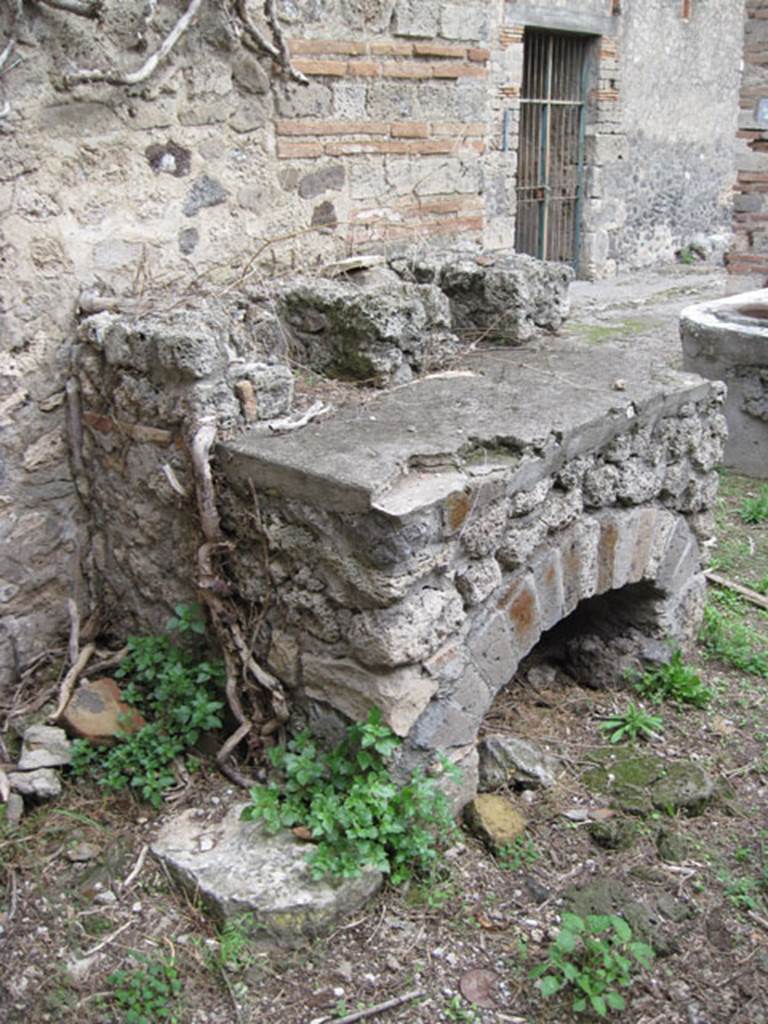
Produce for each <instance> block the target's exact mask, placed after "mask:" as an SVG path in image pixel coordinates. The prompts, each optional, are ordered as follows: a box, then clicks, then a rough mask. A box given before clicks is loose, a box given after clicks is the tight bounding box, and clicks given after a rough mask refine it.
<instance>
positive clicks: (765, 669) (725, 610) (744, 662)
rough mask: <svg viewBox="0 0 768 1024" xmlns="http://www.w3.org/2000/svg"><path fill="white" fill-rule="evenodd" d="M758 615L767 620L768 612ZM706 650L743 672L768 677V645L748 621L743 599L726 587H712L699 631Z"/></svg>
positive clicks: (763, 677) (758, 613)
mask: <svg viewBox="0 0 768 1024" xmlns="http://www.w3.org/2000/svg"><path fill="white" fill-rule="evenodd" d="M756 614H757V615H758V617H761V618H763V619H765V620H768V615H766V613H761V612H759V611H758V612H757V613H756ZM699 639H700V640H701V642H702V645H703V647H704V650H705V651H706V653H707V654H708V655H709V656H710V657H711V658H717V659H718V660H720V661H723V662H725V663H726V664H728V665H732V666H733V667H734V668H737V669H739V670H740V671H741V672H747V673H748V674H749V675H754V676H758V677H759V678H762V679H768V644H766V642H765V633H763V635H762V636H761V635H760V634H759V633H758V632H757V631H756V630H754V629H753V628H752V627H751V626H750V624H749V622H748V621H747V608H746V606H745V604H744V601H742V599H741V598H740V597H739V596H738V595H737V594H733V593H731V592H730V591H727V590H713V591H712V593H711V596H710V600H709V602H708V604H707V606H706V608H705V609H704V621H703V624H702V627H701V632H700V633H699Z"/></svg>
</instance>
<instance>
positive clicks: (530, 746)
mask: <svg viewBox="0 0 768 1024" xmlns="http://www.w3.org/2000/svg"><path fill="white" fill-rule="evenodd" d="M478 750H479V754H480V784H481V787H482V789H483V790H484V791H487V790H493V789H500V788H501V787H502V786H507V785H509V784H510V783H520V784H522V785H526V786H554V784H555V779H556V777H557V774H558V771H559V769H560V763H559V761H558V760H557V758H556V757H554V756H553V755H552V754H550V753H549V752H548V751H546V750H544V749H543V748H542V747H540V746H539V745H538V744H537V743H533V742H532V741H531V740H525V739H523V738H522V737H520V736H508V735H503V734H492V735H488V736H484V737H483V739H482V740H481V741H480V744H479V747H478Z"/></svg>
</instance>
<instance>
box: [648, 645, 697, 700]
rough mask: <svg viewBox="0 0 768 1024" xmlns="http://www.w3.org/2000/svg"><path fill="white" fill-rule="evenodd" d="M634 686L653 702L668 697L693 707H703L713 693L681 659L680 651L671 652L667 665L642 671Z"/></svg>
mask: <svg viewBox="0 0 768 1024" xmlns="http://www.w3.org/2000/svg"><path fill="white" fill-rule="evenodd" d="M633 685H634V688H635V689H636V690H637V692H638V693H639V694H640V696H641V697H645V698H646V699H647V700H650V701H651V703H653V704H656V705H658V704H661V703H662V702H663V701H665V700H670V701H675V702H676V703H677V704H693V706H694V707H697V708H705V707H706V706H707V704H709V702H710V701H711V700H712V696H713V694H712V691H711V690H710V689H709V688H708V687H706V686H705V685H704V683H703V682H702V680H701V676H700V675H699V674H698V673H697V672H696V669H694V668H693V667H692V666H691V665H687V664H686V663H685V661H683V655H682V653H681V652H680V651H679V650H677V651H675V652H674V654H673V655H672V657H671V658H670V660H669V662H667V664H666V665H659V666H658V668H653V669H649V670H648V671H647V672H644V673H643V675H642V676H641V677H640V678H639V679H637V680H636V681H635V682H634V684H633Z"/></svg>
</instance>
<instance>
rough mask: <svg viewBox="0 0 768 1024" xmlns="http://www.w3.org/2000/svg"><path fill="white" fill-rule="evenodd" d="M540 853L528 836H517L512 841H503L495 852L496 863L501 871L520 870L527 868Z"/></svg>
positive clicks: (534, 861)
mask: <svg viewBox="0 0 768 1024" xmlns="http://www.w3.org/2000/svg"><path fill="white" fill-rule="evenodd" d="M540 856H541V854H540V853H539V851H538V849H537V848H536V844H535V843H534V841H533V840H532V839H531V837H530V836H518V837H517V839H515V841H514V842H512V843H505V844H504V845H503V846H500V847H499V849H498V850H497V852H496V863H497V864H498V866H499V867H500V868H501V870H502V871H520V869H521V868H529V867H531V866H532V865H533V864H535V863H536V861H537V860H538V859H539V857H540Z"/></svg>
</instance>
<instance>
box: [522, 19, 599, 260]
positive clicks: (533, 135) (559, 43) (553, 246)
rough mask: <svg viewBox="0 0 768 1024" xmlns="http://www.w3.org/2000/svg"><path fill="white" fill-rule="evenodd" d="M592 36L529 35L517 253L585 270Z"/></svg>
mask: <svg viewBox="0 0 768 1024" xmlns="http://www.w3.org/2000/svg"><path fill="white" fill-rule="evenodd" d="M588 43H589V40H588V39H587V38H586V37H584V36H573V35H565V34H560V33H555V32H543V31H541V30H538V29H526V30H525V38H524V62H523V88H522V93H521V100H520V140H519V149H518V166H517V227H516V243H515V244H516V248H517V251H518V252H525V253H529V254H530V255H531V256H538V257H539V258H540V259H546V260H558V261H561V262H563V263H570V264H572V266H573V267H574V268H575V269H578V265H577V264H578V253H579V230H580V214H581V197H582V189H583V179H584V113H585V109H584V94H585V87H584V79H585V70H584V69H585V67H586V56H587V46H588Z"/></svg>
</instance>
